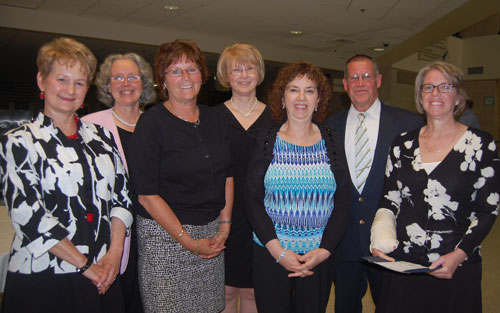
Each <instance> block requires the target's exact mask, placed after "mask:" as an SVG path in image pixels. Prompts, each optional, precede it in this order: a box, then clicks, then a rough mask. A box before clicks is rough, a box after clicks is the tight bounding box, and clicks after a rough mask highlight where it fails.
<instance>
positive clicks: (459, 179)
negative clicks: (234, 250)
mask: <svg viewBox="0 0 500 313" xmlns="http://www.w3.org/2000/svg"><path fill="white" fill-rule="evenodd" d="M419 131H420V130H419V129H417V130H415V131H412V132H408V133H403V134H401V135H400V136H399V137H397V138H396V139H395V141H394V143H393V145H392V147H391V150H390V153H389V157H388V161H387V167H386V173H385V174H386V176H385V184H384V193H383V195H384V196H383V198H382V199H381V202H380V205H379V207H380V208H386V209H389V210H391V211H392V212H393V213H394V215H395V216H396V224H397V226H396V232H397V239H398V241H399V246H398V247H397V249H396V250H395V251H393V252H392V253H390V254H389V255H390V256H391V257H394V258H395V259H396V260H405V261H409V262H414V263H419V264H422V265H425V266H429V265H430V264H431V263H432V262H433V261H435V260H436V259H438V258H439V257H440V256H442V255H445V254H447V253H450V252H452V251H454V250H456V249H458V248H460V249H462V250H463V251H464V252H465V253H466V254H467V258H466V259H465V261H464V262H463V263H462V264H461V265H460V267H459V268H458V269H457V271H456V272H455V275H454V277H453V279H451V280H446V279H436V278H434V277H431V276H429V275H423V276H414V275H412V276H411V277H410V276H408V275H407V276H402V277H401V276H400V275H399V276H398V275H397V274H392V276H393V277H392V282H390V283H389V284H388V281H387V279H385V281H384V285H385V287H384V288H387V290H385V293H383V294H382V295H381V297H382V299H381V301H382V302H384V301H387V302H388V303H389V307H390V306H391V305H390V303H391V302H395V301H396V302H397V301H399V302H402V303H403V304H404V302H405V301H406V300H405V299H410V298H412V297H415V298H414V299H418V300H415V303H413V302H412V300H408V301H407V303H406V304H407V306H406V310H410V309H409V308H412V307H413V308H414V305H416V306H425V305H426V304H432V305H431V306H430V307H432V306H434V305H437V304H436V303H435V302H441V303H444V304H446V303H448V302H449V301H453V300H451V298H450V297H458V298H457V299H455V300H454V301H455V303H456V304H458V305H460V302H461V301H464V302H465V301H466V300H465V299H468V298H469V296H473V297H474V299H475V300H474V301H469V302H471V303H476V304H477V303H478V302H477V300H478V301H479V306H480V301H481V299H480V280H481V276H480V262H481V256H480V247H481V242H482V241H483V239H484V238H485V237H486V235H487V234H488V232H489V231H490V229H491V227H492V226H493V223H494V222H495V219H496V217H497V215H498V205H499V200H500V160H499V158H498V151H497V146H496V143H495V141H494V139H493V137H492V136H491V135H489V134H488V133H486V132H483V131H480V130H477V129H473V128H469V129H468V130H467V131H466V132H465V133H464V134H463V136H462V137H461V138H460V139H459V140H458V142H457V143H456V144H455V146H454V147H453V149H452V150H451V151H450V152H449V154H448V155H447V156H446V157H445V158H444V159H443V160H442V161H441V162H440V163H439V164H438V165H437V166H436V167H435V168H434V170H432V171H431V172H430V173H427V172H426V170H425V169H424V166H423V163H422V158H421V154H420V147H419V142H418V136H419ZM386 276H387V275H386ZM399 278H401V281H400V283H401V284H398V283H397V282H398V279H399ZM420 278H422V279H423V281H422V282H421V283H422V284H421V285H419V282H418V280H419V279H420ZM474 280H475V281H476V283H477V282H479V284H476V285H475V286H473V285H472V284H473V282H472V281H474ZM389 281H390V280H389ZM467 281H469V283H467ZM413 283H415V284H413ZM463 283H465V284H466V286H464V285H463ZM443 284H444V285H443ZM414 286H417V287H416V288H415V289H414V290H415V292H414V293H412V291H411V290H412V289H411V288H412V287H414ZM433 286H434V287H436V288H433ZM457 287H459V288H460V289H463V290H466V292H465V294H464V295H460V294H456V293H455V294H453V292H452V294H448V299H447V296H445V293H443V292H451V291H450V289H454V288H457ZM476 287H478V288H479V290H478V291H474V290H473V289H474V288H476ZM467 288H469V289H467ZM467 290H469V291H468V292H467ZM426 291H429V293H430V296H426V295H424V294H425V292H426ZM474 292H476V294H474ZM477 292H479V299H477ZM467 293H468V294H467ZM433 295H434V296H433ZM384 298H385V299H384ZM396 299H397V300H396ZM383 306H385V304H383ZM430 307H427V309H426V311H427V312H429V309H430ZM461 309H463V310H465V312H467V311H468V312H473V311H474V310H475V309H474V308H471V309H469V308H468V307H465V308H464V307H463V308H457V307H453V306H451V311H449V312H459V311H461ZM397 310H401V308H397V309H396V308H394V310H391V309H388V310H383V311H384V312H391V311H397ZM377 312H382V310H379V308H377ZM405 312H409V311H405ZM440 312H448V311H446V310H444V311H440Z"/></svg>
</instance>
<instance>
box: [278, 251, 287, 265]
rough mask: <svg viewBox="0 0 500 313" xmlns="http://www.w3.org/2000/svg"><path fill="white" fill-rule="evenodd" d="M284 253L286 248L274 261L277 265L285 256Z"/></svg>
mask: <svg viewBox="0 0 500 313" xmlns="http://www.w3.org/2000/svg"><path fill="white" fill-rule="evenodd" d="M285 253H286V248H285V249H283V252H281V254H280V256H279V257H278V258H277V259H276V263H279V262H280V261H281V259H282V258H283V257H284V256H285Z"/></svg>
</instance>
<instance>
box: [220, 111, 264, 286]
mask: <svg viewBox="0 0 500 313" xmlns="http://www.w3.org/2000/svg"><path fill="white" fill-rule="evenodd" d="M216 109H218V110H220V112H221V113H222V115H223V116H224V121H225V123H226V126H227V134H228V136H229V145H230V148H231V168H232V170H233V174H234V204H233V213H232V218H231V220H232V225H231V233H230V235H229V238H228V240H227V241H226V250H225V254H224V263H225V274H226V276H225V280H226V285H227V286H232V287H238V288H253V280H252V249H253V248H252V228H251V226H250V223H249V222H248V219H247V216H246V214H245V205H246V201H245V183H244V182H245V181H246V175H247V167H248V160H249V158H250V154H251V151H252V147H253V145H254V142H255V137H256V135H257V133H259V131H260V130H262V129H267V128H269V126H270V125H272V124H273V121H272V119H271V110H270V109H269V107H266V108H265V109H264V111H263V112H262V114H261V115H260V116H259V117H258V118H257V120H256V121H255V122H254V123H253V124H252V125H251V126H250V127H249V128H248V130H245V129H244V128H243V127H242V126H241V124H240V123H239V122H238V120H237V119H236V118H235V117H234V115H233V113H231V111H230V110H229V109H228V108H227V107H226V105H224V103H222V104H219V105H217V107H216Z"/></svg>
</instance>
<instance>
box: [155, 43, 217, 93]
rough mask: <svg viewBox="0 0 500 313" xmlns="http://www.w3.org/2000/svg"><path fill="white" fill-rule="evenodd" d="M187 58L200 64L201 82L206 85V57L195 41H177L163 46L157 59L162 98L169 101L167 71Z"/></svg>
mask: <svg viewBox="0 0 500 313" xmlns="http://www.w3.org/2000/svg"><path fill="white" fill-rule="evenodd" d="M183 56H186V58H187V59H188V60H191V61H193V62H194V63H196V64H198V68H199V69H200V72H201V82H202V83H205V82H206V81H207V79H208V68H207V64H206V62H205V56H204V55H203V53H202V52H201V50H200V48H199V47H198V45H197V44H196V42H194V41H193V40H189V39H177V40H174V41H172V42H167V43H163V44H161V46H160V48H159V49H158V52H157V53H156V57H155V65H154V70H155V79H156V83H157V84H158V87H159V88H160V98H161V99H162V100H168V91H167V90H166V88H165V70H166V69H167V67H169V66H170V64H172V63H174V62H176V61H178V60H180V59H181V58H182V57H183Z"/></svg>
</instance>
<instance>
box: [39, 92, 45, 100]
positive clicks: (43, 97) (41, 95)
mask: <svg viewBox="0 0 500 313" xmlns="http://www.w3.org/2000/svg"><path fill="white" fill-rule="evenodd" d="M43 99H45V93H44V92H43V91H40V100H43Z"/></svg>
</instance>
